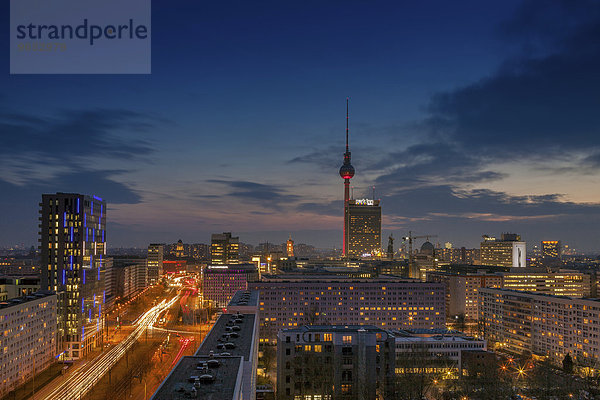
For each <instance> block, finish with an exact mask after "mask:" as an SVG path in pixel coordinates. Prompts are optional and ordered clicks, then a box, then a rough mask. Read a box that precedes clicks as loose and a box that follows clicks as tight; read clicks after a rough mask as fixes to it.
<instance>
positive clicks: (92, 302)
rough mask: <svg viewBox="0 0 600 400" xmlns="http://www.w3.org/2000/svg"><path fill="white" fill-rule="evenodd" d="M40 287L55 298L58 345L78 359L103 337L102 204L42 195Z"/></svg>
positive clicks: (79, 197) (83, 198) (67, 195)
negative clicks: (50, 292) (56, 297)
mask: <svg viewBox="0 0 600 400" xmlns="http://www.w3.org/2000/svg"><path fill="white" fill-rule="evenodd" d="M40 221H41V224H40V226H39V227H40V232H39V233H40V254H41V262H40V266H41V271H42V276H41V288H42V290H50V291H52V292H55V293H57V295H58V311H57V316H58V343H59V350H60V351H61V352H62V351H64V353H63V357H64V358H65V359H71V360H73V359H78V358H81V357H83V356H85V355H86V354H87V353H89V352H90V351H91V350H92V349H93V348H94V347H95V346H98V345H100V342H101V339H102V326H103V315H102V312H103V307H104V303H105V300H106V293H105V290H104V264H103V258H105V257H106V202H104V200H102V199H101V198H99V197H96V196H86V195H82V194H75V193H56V194H44V195H42V202H41V203H40Z"/></svg>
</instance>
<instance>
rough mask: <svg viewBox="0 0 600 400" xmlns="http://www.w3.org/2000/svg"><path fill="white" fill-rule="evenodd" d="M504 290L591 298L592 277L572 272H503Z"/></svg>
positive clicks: (530, 270) (528, 270) (529, 270)
mask: <svg viewBox="0 0 600 400" xmlns="http://www.w3.org/2000/svg"><path fill="white" fill-rule="evenodd" d="M501 275H502V288H504V289H513V290H521V291H527V292H532V293H538V294H549V295H553V296H569V297H590V295H591V290H592V282H591V275H589V274H585V273H583V272H578V271H571V270H559V271H552V272H548V271H545V270H542V271H538V270H535V271H534V270H532V269H527V270H523V271H519V272H514V271H511V272H503V273H501Z"/></svg>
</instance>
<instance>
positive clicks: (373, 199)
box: [373, 186, 375, 201]
mask: <svg viewBox="0 0 600 400" xmlns="http://www.w3.org/2000/svg"><path fill="white" fill-rule="evenodd" d="M373 201H375V186H373Z"/></svg>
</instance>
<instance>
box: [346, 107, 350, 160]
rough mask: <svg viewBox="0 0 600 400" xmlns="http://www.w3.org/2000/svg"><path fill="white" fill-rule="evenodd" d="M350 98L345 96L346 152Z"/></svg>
mask: <svg viewBox="0 0 600 400" xmlns="http://www.w3.org/2000/svg"><path fill="white" fill-rule="evenodd" d="M349 99H350V98H349V97H346V153H347V152H348V115H349V114H348V100H349Z"/></svg>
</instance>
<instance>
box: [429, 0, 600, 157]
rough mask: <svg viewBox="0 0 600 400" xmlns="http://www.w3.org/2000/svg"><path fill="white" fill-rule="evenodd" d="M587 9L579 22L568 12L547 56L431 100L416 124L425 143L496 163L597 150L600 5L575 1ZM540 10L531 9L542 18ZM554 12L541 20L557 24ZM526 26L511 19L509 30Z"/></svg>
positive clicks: (511, 64) (521, 61) (509, 65)
mask: <svg viewBox="0 0 600 400" xmlns="http://www.w3.org/2000/svg"><path fill="white" fill-rule="evenodd" d="M591 3H593V4H595V5H596V7H595V8H594V7H590V8H589V13H587V14H586V17H585V18H583V17H581V16H580V14H583V12H579V11H578V12H577V13H571V14H568V16H569V17H570V18H569V19H570V21H569V24H570V28H569V29H568V30H561V31H560V32H559V30H557V34H558V33H561V34H562V35H563V36H562V37H561V38H560V39H552V42H553V43H555V44H554V49H553V51H552V52H550V53H549V54H547V55H544V56H539V57H537V56H535V57H534V56H522V57H520V58H518V59H512V60H510V61H507V62H506V64H505V65H504V66H503V67H502V68H501V69H500V70H499V71H497V73H496V74H494V75H492V76H491V77H489V78H486V79H482V80H480V81H478V82H476V83H474V84H472V85H468V86H465V87H462V88H459V89H457V90H454V91H450V92H446V93H440V94H437V95H435V96H434V97H433V99H432V101H431V102H430V104H429V106H428V109H427V110H428V113H429V117H428V118H427V119H426V120H425V121H424V123H423V127H424V129H425V130H426V131H427V132H428V133H429V134H430V137H431V138H433V139H434V140H435V141H442V142H449V143H453V144H454V145H456V146H459V148H460V149H462V150H463V151H465V152H467V153H470V154H478V155H480V156H485V157H486V158H488V159H501V160H507V158H508V160H510V159H514V158H517V157H518V158H523V157H528V156H530V155H531V154H536V155H537V156H538V157H539V156H542V157H549V156H550V157H551V156H554V155H558V154H562V153H565V152H569V151H582V150H585V151H589V150H590V149H594V148H596V149H597V148H600V142H599V141H598V139H597V136H596V135H595V133H596V132H598V131H599V129H600V113H598V112H597V110H598V109H600V96H598V93H599V92H600V75H599V74H598V71H599V70H600V43H599V42H598V39H597V38H598V37H600V14H599V12H598V11H597V10H598V7H597V6H598V5H599V4H600V3H598V2H582V3H581V4H580V5H578V6H577V7H575V8H576V9H577V10H579V9H580V8H581V7H582V5H583V4H588V5H589V4H591ZM536 4H538V6H540V4H539V2H538V3H536ZM543 4H546V3H545V2H544V3H543ZM557 4H558V6H557V7H559V8H561V7H566V8H573V7H571V6H567V5H565V2H558V3H557ZM544 8H545V7H544V6H540V7H538V10H539V11H541V12H542V13H543V10H544ZM554 14H556V13H549V16H548V18H550V19H551V20H553V19H556V18H558V16H554ZM557 15H559V16H560V14H557ZM578 16H579V17H578ZM519 18H521V19H522V20H520V19H519ZM563 18H564V16H563ZM578 18H579V19H578ZM559 19H560V18H559ZM526 21H527V17H520V14H519V15H517V17H516V19H515V21H513V25H514V26H526V25H527V23H526ZM537 25H544V26H546V25H548V26H549V25H551V24H550V23H549V22H547V21H544V22H540V23H538V24H537ZM535 26H536V24H533V26H529V28H528V29H535ZM559 26H560V24H559ZM514 29H516V28H514ZM540 35H542V36H544V35H546V34H545V33H544V32H540Z"/></svg>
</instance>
